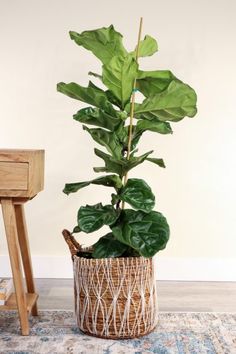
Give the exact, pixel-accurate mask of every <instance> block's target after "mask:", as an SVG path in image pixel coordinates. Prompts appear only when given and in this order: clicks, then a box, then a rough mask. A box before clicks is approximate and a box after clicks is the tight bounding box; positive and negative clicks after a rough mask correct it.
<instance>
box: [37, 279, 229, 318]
mask: <svg viewBox="0 0 236 354" xmlns="http://www.w3.org/2000/svg"><path fill="white" fill-rule="evenodd" d="M36 288H37V291H38V293H39V301H38V307H39V310H40V309H41V310H43V309H48V310H49V309H57V310H58V309H62V310H73V309H74V292H73V280H71V279H36ZM157 290H158V299H159V300H158V301H159V310H160V311H184V312H185V311H194V312H195V311H200V312H236V283H235V282H182V281H178V282H177V281H158V283H157Z"/></svg>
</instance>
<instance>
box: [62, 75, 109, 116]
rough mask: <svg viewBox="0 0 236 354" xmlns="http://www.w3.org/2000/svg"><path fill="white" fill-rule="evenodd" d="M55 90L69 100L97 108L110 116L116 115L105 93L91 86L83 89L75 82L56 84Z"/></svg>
mask: <svg viewBox="0 0 236 354" xmlns="http://www.w3.org/2000/svg"><path fill="white" fill-rule="evenodd" d="M57 90H58V91H59V92H61V93H63V94H65V95H67V96H69V97H71V98H74V99H76V100H79V101H82V102H86V103H89V104H91V105H93V106H95V107H98V108H100V109H102V110H104V111H105V112H107V113H108V114H110V115H112V116H113V115H115V114H116V111H115V110H114V108H113V106H112V104H111V103H110V102H109V101H108V99H107V96H106V93H105V92H104V91H102V90H101V89H98V88H95V87H91V84H90V86H88V87H83V86H80V85H78V84H76V83H75V82H71V83H69V84H65V83H64V82H60V83H59V84H57Z"/></svg>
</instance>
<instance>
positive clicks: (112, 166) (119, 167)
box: [94, 149, 153, 177]
mask: <svg viewBox="0 0 236 354" xmlns="http://www.w3.org/2000/svg"><path fill="white" fill-rule="evenodd" d="M94 152H95V154H96V155H97V156H98V157H100V158H101V159H103V161H104V162H105V168H104V167H94V171H95V172H115V173H117V174H118V175H119V176H120V177H123V176H124V175H125V174H126V172H128V171H129V170H131V169H132V168H134V167H136V166H138V165H140V164H141V163H142V162H144V161H145V160H146V159H147V157H148V156H149V155H150V154H151V153H152V152H153V150H151V151H148V152H146V153H145V154H143V155H141V156H132V157H130V159H129V160H127V159H125V158H122V159H120V160H118V159H115V158H113V157H112V156H111V155H108V154H106V153H105V152H103V151H101V150H98V149H94Z"/></svg>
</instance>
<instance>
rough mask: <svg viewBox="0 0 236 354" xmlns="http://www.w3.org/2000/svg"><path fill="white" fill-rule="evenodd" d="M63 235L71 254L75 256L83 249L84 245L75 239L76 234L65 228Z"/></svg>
mask: <svg viewBox="0 0 236 354" xmlns="http://www.w3.org/2000/svg"><path fill="white" fill-rule="evenodd" d="M62 235H63V237H64V239H65V241H66V243H67V245H68V247H69V250H70V253H71V256H72V258H73V256H75V255H76V254H77V252H78V251H81V249H82V247H81V246H80V244H79V243H78V242H77V241H76V240H75V238H74V236H73V235H72V234H71V233H70V232H69V231H68V230H63V231H62Z"/></svg>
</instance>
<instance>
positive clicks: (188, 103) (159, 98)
mask: <svg viewBox="0 0 236 354" xmlns="http://www.w3.org/2000/svg"><path fill="white" fill-rule="evenodd" d="M196 100H197V96H196V93H195V91H194V90H193V89H192V88H191V87H190V86H188V85H186V84H183V83H180V82H176V81H172V82H171V83H170V85H169V86H168V88H167V89H166V90H165V91H163V92H161V93H160V94H157V95H155V96H152V97H150V98H146V99H145V100H144V101H143V103H142V104H136V105H135V117H136V118H138V119H149V120H152V119H156V118H157V119H159V120H160V121H163V122H164V121H173V122H178V121H180V120H181V119H183V118H184V117H186V116H188V117H193V116H194V115H195V114H196V113H197V109H196Z"/></svg>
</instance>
